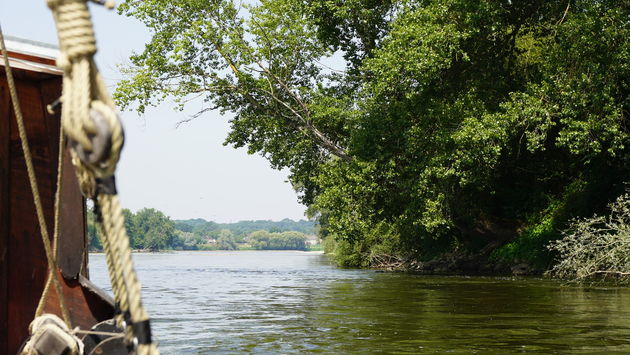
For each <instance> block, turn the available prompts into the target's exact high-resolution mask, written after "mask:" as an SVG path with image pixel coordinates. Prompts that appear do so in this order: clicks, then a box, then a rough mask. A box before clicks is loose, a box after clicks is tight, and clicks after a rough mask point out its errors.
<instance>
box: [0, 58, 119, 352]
mask: <svg viewBox="0 0 630 355" xmlns="http://www.w3.org/2000/svg"><path fill="white" fill-rule="evenodd" d="M11 56H12V57H13V58H17V59H16V60H15V63H16V66H15V67H14V66H13V65H12V67H13V68H14V69H13V72H14V76H15V80H16V84H17V89H18V96H19V99H20V106H21V108H22V112H23V114H24V118H25V121H26V122H25V124H26V130H27V134H28V138H29V143H30V146H31V152H32V155H33V159H34V161H33V163H34V166H35V170H36V174H37V179H38V186H39V190H40V194H41V199H42V203H43V207H44V213H45V218H46V222H47V225H48V230H49V231H48V233H49V235H50V236H51V238H52V235H53V224H54V221H53V215H54V196H55V192H56V177H57V156H58V152H59V151H58V140H59V128H60V122H59V119H60V117H59V114H53V115H51V114H49V113H48V112H47V111H46V105H47V104H49V103H51V102H53V101H54V100H56V99H57V98H58V97H59V96H60V95H61V81H62V78H61V75H60V73H59V72H58V71H57V72H55V70H54V68H52V67H48V66H46V65H52V64H54V63H53V61H52V60H50V59H47V58H38V57H36V56H29V55H24V54H20V53H11ZM25 62H30V63H37V64H43V65H44V66H42V68H44V69H45V70H44V69H42V70H38V68H37V66H34V67H28V65H23V64H24V63H25ZM27 64H28V63H27ZM51 68H52V69H51ZM65 163H66V164H65V168H64V179H63V183H62V186H63V187H62V194H63V195H62V214H61V218H60V239H59V249H58V253H57V257H58V262H59V267H60V270H58V274H59V277H60V279H61V280H63V282H62V284H63V292H64V294H65V297H66V300H67V303H68V305H69V309H70V313H71V318H72V322H73V324H72V325H73V326H80V327H81V328H90V327H91V326H92V325H93V324H95V323H97V322H98V321H102V320H105V319H107V318H111V316H112V314H113V304H112V301H111V299H109V297H108V296H107V295H105V294H103V293H102V291H99V290H98V289H96V288H95V287H94V286H92V285H90V284H89V281H87V277H88V268H87V257H88V255H87V250H86V246H87V241H86V233H85V230H86V220H85V201H84V199H83V197H82V196H81V193H80V191H79V187H78V183H77V180H76V177H75V174H74V171H73V167H72V164H71V163H70V157H69V155H68V154H66V156H65ZM47 272H48V266H47V262H46V256H45V252H44V247H43V243H42V239H41V233H40V227H39V224H38V221H37V216H36V213H35V206H34V203H33V197H32V193H31V189H30V186H29V181H28V176H27V172H26V167H25V163H24V156H23V153H22V148H21V146H20V140H19V136H18V131H17V125H16V121H15V117H14V112H13V109H12V107H11V103H10V97H9V91H8V86H7V81H6V77H5V72H4V70H3V69H0V354H15V353H16V352H17V351H18V349H19V348H20V346H21V344H22V342H23V341H24V340H25V339H26V338H27V336H28V325H29V323H30V322H31V321H32V320H33V317H34V314H35V309H36V307H37V303H38V301H39V298H40V295H41V293H42V290H43V288H44V284H45V281H46V276H47ZM46 311H47V312H51V313H55V314H58V315H60V314H61V313H60V312H59V303H58V300H57V295H56V293H55V292H54V290H52V291H51V293H50V297H49V299H48V300H47V303H46Z"/></svg>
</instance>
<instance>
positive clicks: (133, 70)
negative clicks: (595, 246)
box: [115, 0, 630, 267]
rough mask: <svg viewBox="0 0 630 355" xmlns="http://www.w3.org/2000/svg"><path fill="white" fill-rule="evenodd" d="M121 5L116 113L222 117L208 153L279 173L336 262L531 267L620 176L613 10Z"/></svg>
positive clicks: (628, 34)
mask: <svg viewBox="0 0 630 355" xmlns="http://www.w3.org/2000/svg"><path fill="white" fill-rule="evenodd" d="M120 11H121V12H122V13H124V14H126V15H128V16H132V17H135V18H137V19H139V20H140V21H142V22H143V23H144V24H145V25H146V26H147V27H148V28H149V30H150V31H151V32H152V38H151V41H150V42H149V43H148V44H147V45H146V47H145V49H144V51H142V52H141V53H137V54H135V55H133V56H132V57H131V62H132V66H130V67H128V68H127V69H126V72H127V74H128V75H129V78H128V80H124V81H122V82H121V83H120V84H119V86H118V88H117V91H116V95H115V96H116V99H117V100H118V102H119V104H121V106H122V107H127V108H128V107H130V105H135V108H136V109H137V110H138V111H139V112H143V111H144V110H145V108H146V106H147V105H156V104H159V103H160V102H162V101H163V100H164V99H165V98H167V97H172V98H174V99H175V100H176V101H178V102H179V103H181V104H182V105H184V104H186V103H187V102H191V101H190V100H191V99H193V98H194V97H199V99H200V100H201V101H202V102H203V104H202V108H201V109H200V110H199V115H201V114H203V113H204V112H205V111H207V110H212V109H218V110H220V111H222V112H231V113H233V115H234V116H233V118H232V119H231V121H230V122H231V128H232V129H231V132H230V133H229V136H228V138H227V140H226V142H225V143H226V144H232V145H234V146H235V147H242V146H246V147H247V149H248V151H249V152H250V153H259V154H262V155H264V156H265V157H267V158H268V159H269V161H270V163H271V165H272V166H273V167H275V168H289V169H290V171H291V176H290V180H291V182H292V183H293V186H294V187H295V189H296V190H297V191H298V192H299V193H300V198H301V200H302V202H303V203H305V204H307V205H308V206H309V211H310V213H311V215H312V216H315V217H317V218H319V222H320V224H321V228H322V229H321V231H322V232H323V235H326V236H327V237H328V238H329V239H330V243H329V245H330V246H331V248H332V249H334V251H335V253H336V254H337V256H338V260H339V261H340V262H341V263H342V264H345V265H363V266H366V265H369V264H370V262H371V261H372V260H378V259H379V258H375V255H388V256H392V257H395V258H399V259H401V260H427V259H430V258H433V257H435V256H436V255H439V254H441V253H445V252H453V251H460V252H462V253H468V252H470V253H480V254H483V255H485V256H487V257H490V258H493V259H494V260H497V261H508V262H516V261H518V262H522V261H525V262H528V263H531V264H533V265H535V266H538V267H546V266H548V263H549V261H550V257H551V254H549V253H548V250H547V249H546V248H545V247H544V246H545V245H546V244H547V243H548V242H549V241H550V240H554V239H557V238H559V237H560V233H559V232H558V231H559V230H562V229H564V228H565V227H566V224H567V221H569V220H570V219H571V218H573V217H576V216H588V215H591V214H592V213H593V212H597V211H601V210H602V209H603V208H604V207H605V205H606V204H607V203H608V202H609V201H611V200H612V199H614V197H616V196H617V195H619V194H620V193H621V192H622V190H623V181H624V179H627V177H628V176H629V175H628V174H629V173H630V171H629V170H630V161H629V157H630V155H629V154H628V134H629V127H630V125H628V112H629V111H630V107H629V105H630V100H629V99H628V93H629V86H628V84H629V81H630V64H629V63H630V50H629V46H628V41H629V38H630V31H629V27H630V26H629V21H628V13H629V12H630V1H628V0H569V1H567V0H564V1H543V0H536V1H510V0H498V1H495V0H492V1H490V0H480V1H477V0H475V1H473V0H418V1H406V0H401V1H387V0H351V1H313V0H266V1H261V2H260V3H256V4H254V5H245V4H242V3H241V2H238V1H230V0H222V1H196V0H174V1H166V0H146V1H131V0H129V1H126V2H125V3H123V4H122V5H121V6H120ZM340 57H343V58H344V59H343V64H342V65H341V66H342V67H341V68H339V67H338V68H334V69H332V68H329V66H328V65H324V64H323V63H324V62H325V63H331V62H333V64H330V65H332V66H335V65H334V62H335V60H334V58H337V62H339V61H340ZM330 58H333V60H331V59H330ZM192 102H194V101H192Z"/></svg>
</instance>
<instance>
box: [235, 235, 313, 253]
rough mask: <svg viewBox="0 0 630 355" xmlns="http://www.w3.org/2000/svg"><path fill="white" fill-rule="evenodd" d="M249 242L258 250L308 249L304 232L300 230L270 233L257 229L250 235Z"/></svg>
mask: <svg viewBox="0 0 630 355" xmlns="http://www.w3.org/2000/svg"><path fill="white" fill-rule="evenodd" d="M247 239H248V242H249V243H250V244H251V246H252V248H254V249H256V250H306V249H307V248H306V240H305V239H304V234H302V233H300V232H283V233H269V232H267V231H256V232H253V233H251V234H250V235H249V236H248V238H247Z"/></svg>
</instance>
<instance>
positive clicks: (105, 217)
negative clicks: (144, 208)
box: [47, 0, 159, 355]
mask: <svg viewBox="0 0 630 355" xmlns="http://www.w3.org/2000/svg"><path fill="white" fill-rule="evenodd" d="M47 3H48V6H49V7H50V9H51V10H52V12H53V17H54V19H55V23H56V26H57V32H58V36H59V47H60V51H61V55H60V56H59V58H58V59H57V65H58V66H59V67H60V68H62V69H63V71H64V79H63V93H62V98H61V101H62V102H63V105H62V112H61V115H62V116H61V121H62V125H63V129H64V132H65V133H66V134H67V135H68V138H69V140H70V145H71V146H72V149H71V151H70V153H71V155H72V163H73V165H74V166H75V168H76V173H77V177H78V180H79V185H80V187H81V191H82V192H83V194H84V195H85V196H86V197H88V198H91V199H93V200H94V201H95V205H96V206H95V208H96V210H97V212H98V216H99V218H98V219H99V224H100V229H101V230H102V232H103V233H102V236H103V249H104V251H105V254H106V260H107V268H108V271H109V274H110V279H111V283H112V290H113V291H114V297H115V299H116V304H117V307H118V311H119V312H120V313H119V314H118V315H117V316H116V318H117V319H116V321H117V323H118V325H121V326H123V328H125V333H126V336H125V338H126V341H127V342H128V344H133V343H135V342H137V343H138V344H137V348H136V353H137V354H139V355H157V354H159V352H158V350H157V347H156V345H155V344H154V343H153V342H152V341H151V337H150V328H149V326H148V324H149V316H148V314H147V312H146V311H145V309H144V308H143V306H142V299H141V295H140V290H141V286H140V283H139V282H138V278H137V276H136V272H135V270H134V267H133V260H132V258H131V249H130V247H129V237H128V236H127V232H126V230H125V223H124V222H125V221H124V216H123V214H122V208H121V207H120V203H119V201H118V197H117V195H116V191H115V190H116V188H115V183H114V173H115V170H116V164H117V163H118V159H119V157H120V151H121V149H122V146H123V142H124V134H123V129H122V125H121V123H120V120H119V118H118V114H117V112H116V107H115V105H114V102H113V100H112V99H111V97H110V96H109V93H108V91H107V88H106V86H105V82H104V80H103V79H102V77H101V76H100V74H99V72H98V69H97V67H96V64H95V63H94V59H93V56H94V53H96V40H95V39H94V30H93V28H92V21H91V19H90V13H89V11H88V8H87V4H86V0H47Z"/></svg>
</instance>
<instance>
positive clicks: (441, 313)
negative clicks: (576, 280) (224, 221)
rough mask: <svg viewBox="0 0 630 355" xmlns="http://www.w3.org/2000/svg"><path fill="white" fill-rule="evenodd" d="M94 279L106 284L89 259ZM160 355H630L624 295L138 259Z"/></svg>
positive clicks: (308, 258)
mask: <svg viewBox="0 0 630 355" xmlns="http://www.w3.org/2000/svg"><path fill="white" fill-rule="evenodd" d="M91 258H92V261H91V275H92V279H93V280H94V281H95V282H96V283H97V284H99V285H106V284H108V283H107V281H106V277H107V276H106V274H105V266H104V258H103V256H102V255H92V256H91ZM135 261H136V267H137V269H138V273H139V274H140V275H139V276H140V279H141V280H142V282H143V285H144V298H145V302H146V304H147V307H148V308H149V310H150V312H151V315H152V317H153V324H154V327H155V333H156V336H157V338H158V339H159V340H160V343H161V344H160V348H161V350H162V352H163V353H164V354H209V353H242V352H255V353H303V352H324V353H358V352H369V353H374V352H382V353H399V354H405V353H418V352H422V353H442V352H449V353H462V354H464V353H484V354H487V353H501V354H505V353H514V352H534V353H545V354H547V353H555V352H560V353H562V352H571V353H602V354H604V353H611V352H629V351H630V338H628V334H630V329H629V328H630V314H629V312H630V311H629V307H628V306H630V293H629V292H628V290H626V289H623V288H610V287H609V288H604V287H600V288H583V287H566V286H561V285H559V284H558V283H555V282H551V281H546V280H523V279H519V280H515V279H500V278H462V277H459V278H457V277H427V276H417V275H408V274H392V273H377V272H374V271H369V270H343V269H336V268H334V267H333V266H332V265H331V264H330V263H329V261H328V260H327V259H326V258H325V257H324V256H322V255H316V254H308V253H301V252H239V253H234V252H232V253H229V252H181V253H170V254H137V255H135Z"/></svg>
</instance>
